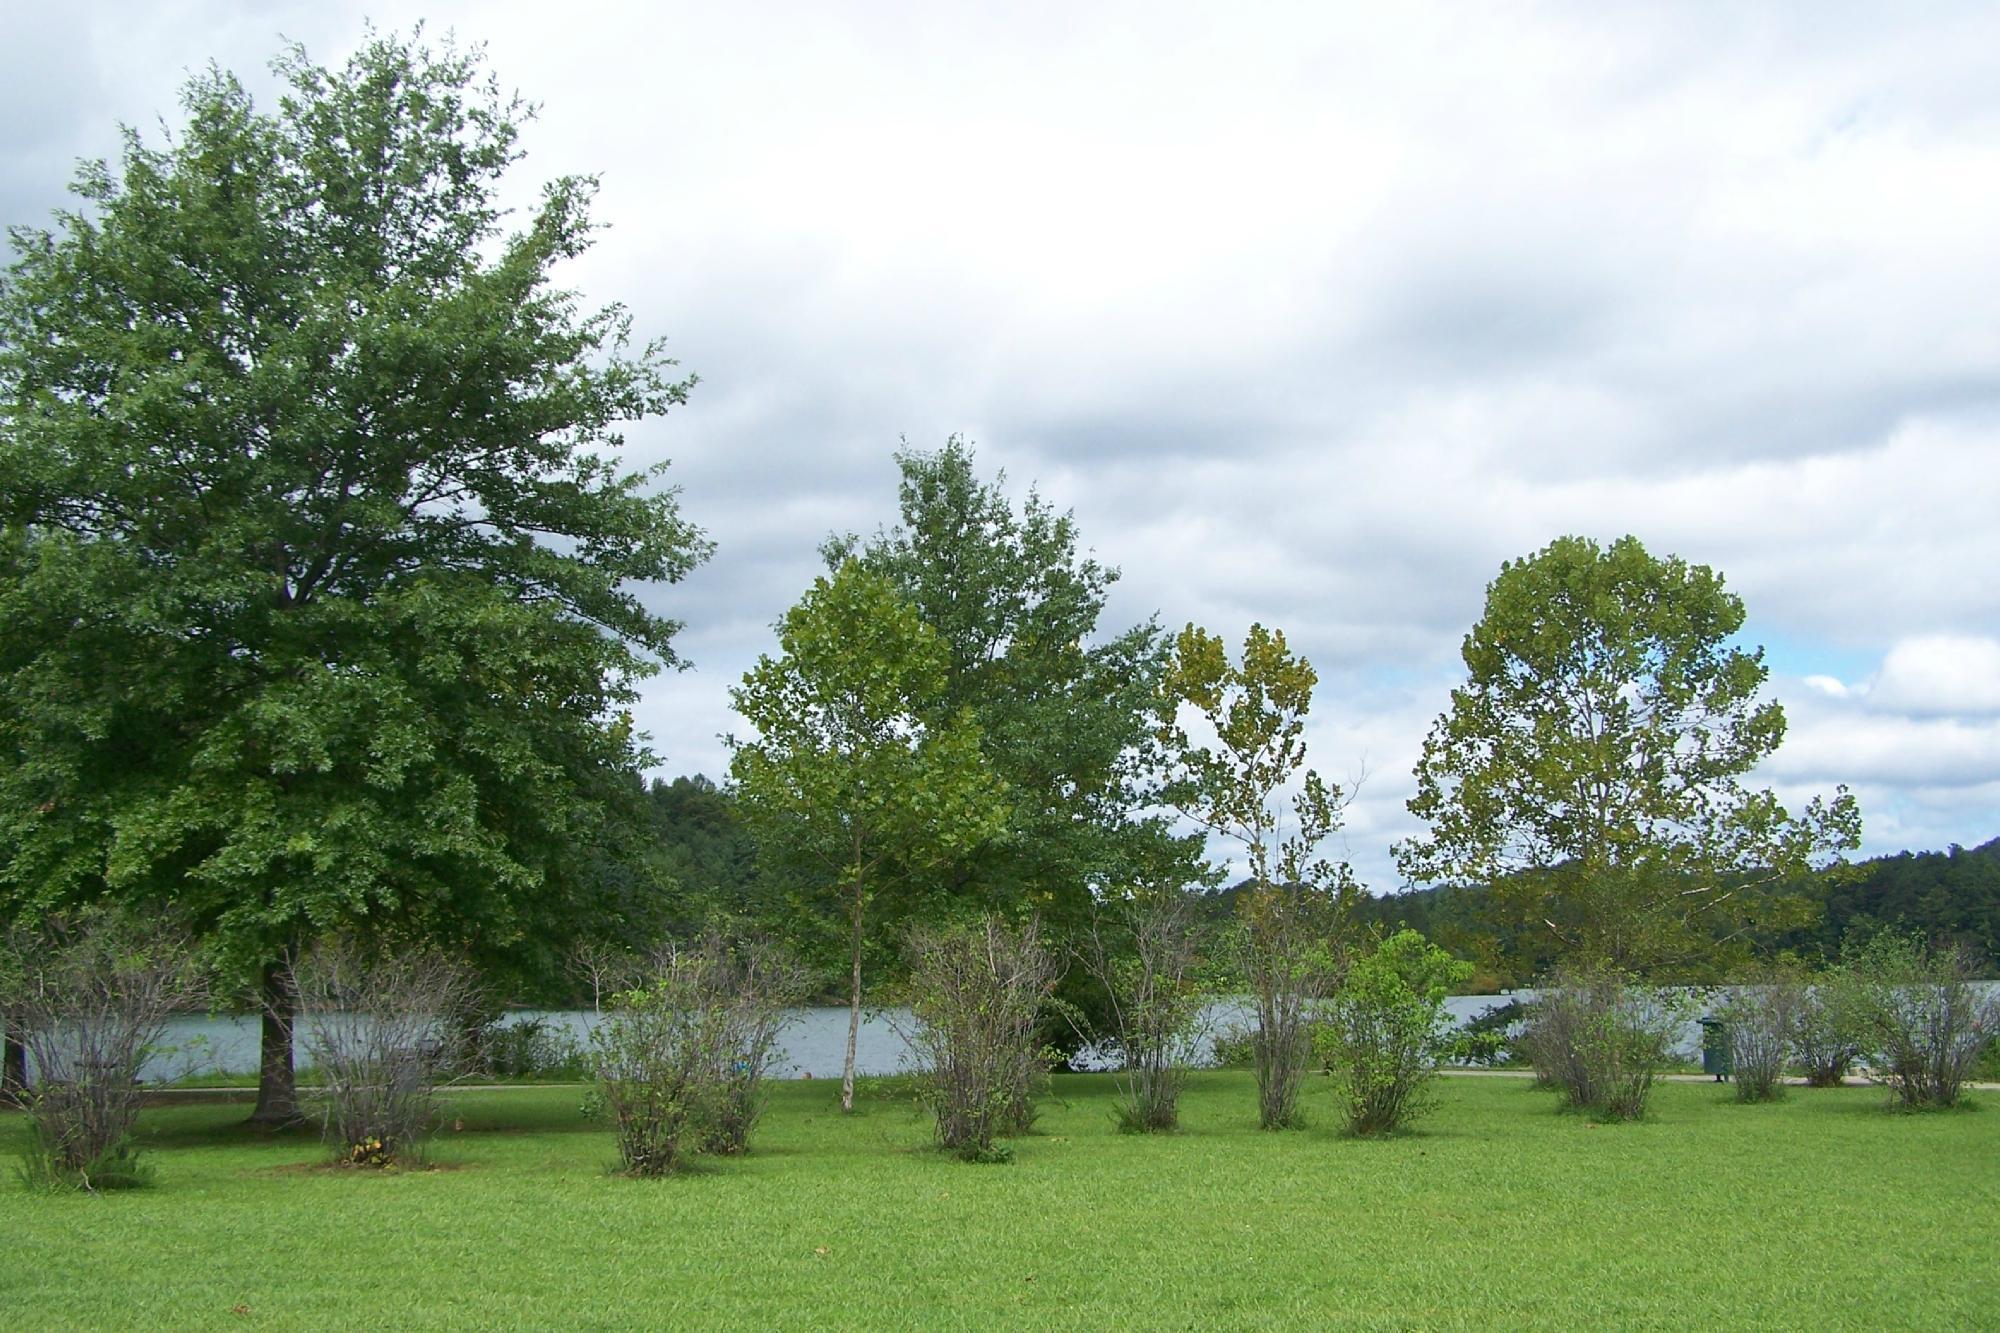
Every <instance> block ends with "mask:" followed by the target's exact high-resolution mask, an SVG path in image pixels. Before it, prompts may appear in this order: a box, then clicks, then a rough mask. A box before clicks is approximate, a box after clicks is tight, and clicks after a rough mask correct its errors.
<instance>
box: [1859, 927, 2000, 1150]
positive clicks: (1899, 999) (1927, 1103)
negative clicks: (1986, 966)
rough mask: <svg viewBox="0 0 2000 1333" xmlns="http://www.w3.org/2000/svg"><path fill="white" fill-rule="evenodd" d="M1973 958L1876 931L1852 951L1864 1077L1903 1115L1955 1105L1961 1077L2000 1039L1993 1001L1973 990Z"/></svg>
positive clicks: (1999, 999)
mask: <svg viewBox="0 0 2000 1333" xmlns="http://www.w3.org/2000/svg"><path fill="white" fill-rule="evenodd" d="M1976 959H1977V955H1976V954H1974V953H1973V952H1972V951H1971V950H1970V949H1967V948H1965V947H1963V946H1945V947H1932V946H1928V945H1926V944H1924V943H1923V941H1922V940H1920V939H1917V938H1914V937H1912V936H1908V935H1899V934H1895V933H1892V932H1886V931H1885V932H1884V933H1882V934H1880V935H1877V936H1876V937H1875V938H1874V939H1872V940H1870V941H1869V942H1868V944H1867V945H1866V946H1864V947H1862V948H1861V949H1859V950H1857V951H1856V953H1855V954H1854V955H1853V957H1852V959H1851V966H1852V968H1853V969H1854V971H1855V972H1856V973H1857V974H1858V976H1859V977H1860V978H1861V984H1862V988H1863V990H1862V993H1863V996H1864V999H1863V1004H1864V1005H1865V1012H1866V1014H1867V1021H1868V1032H1869V1039H1870V1040H1869V1046H1870V1047H1871V1049H1872V1053H1873V1057H1874V1058H1873V1060H1872V1061H1871V1069H1870V1076H1871V1077H1873V1078H1874V1079H1876V1080H1878V1081H1880V1082H1883V1083H1886V1084H1888V1086H1889V1090H1890V1092H1891V1093H1892V1094H1893V1095H1894V1098H1895V1105H1896V1106H1897V1107H1898V1108H1899V1109H1901V1110H1905V1111H1929V1110H1939V1109H1943V1108H1947V1107H1952V1106H1956V1105H1957V1104H1958V1102H1959V1098H1960V1095H1961V1093H1962V1091H1963V1089H1964V1086H1965V1079H1966V1073H1967V1071H1968V1070H1969V1069H1971V1068H1972V1066H1973V1064H1974V1062H1975V1061H1977V1060H1978V1059H1979V1058H1980V1056H1981V1054H1982V1053H1983V1052H1984V1051H1985V1050H1986V1048H1987V1046H1988V1045H1989V1044H1990V1043H1991V1042H1992V1041H1993V1040H1994V1039H1995V1038H1996V1037H2000V994H1994V993H1986V992H1982V991H1981V990H1980V989H1977V988H1976V987H1977V982H1976V981H1975V978H1976V977H1977V975H1978V965H1977V961H1976Z"/></svg>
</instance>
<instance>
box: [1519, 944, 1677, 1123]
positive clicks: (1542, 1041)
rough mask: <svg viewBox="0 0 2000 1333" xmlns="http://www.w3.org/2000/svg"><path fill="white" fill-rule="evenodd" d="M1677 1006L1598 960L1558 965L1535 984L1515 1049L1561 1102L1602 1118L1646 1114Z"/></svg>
mask: <svg viewBox="0 0 2000 1333" xmlns="http://www.w3.org/2000/svg"><path fill="white" fill-rule="evenodd" d="M1684 1010H1685V1004H1684V1002H1683V1001H1682V1000H1681V998H1680V997H1678V996H1676V995H1673V994H1671V993H1668V992H1665V991H1659V990H1652V989H1647V988H1642V987H1640V986H1639V985H1637V984H1636V983H1635V982H1634V980H1633V978H1632V977H1631V976H1630V975H1629V974H1628V973H1626V972H1624V971H1622V970H1621V969H1618V968H1615V967H1611V966H1608V965H1604V964H1583V963H1570V964H1565V965H1563V966H1561V967H1558V968H1557V969H1556V970H1555V971H1554V972H1553V973H1552V974H1551V975H1550V976H1549V978H1548V980H1547V981H1546V982H1544V983H1543V985H1542V986H1541V988H1540V994H1539V995H1538V997H1537V998H1536V1000H1535V1003H1534V1006H1533V1008H1532V1009H1531V1011H1530V1013H1529V1016H1528V1022H1527V1027H1526V1030H1525V1031H1524V1032H1523V1033H1522V1035H1521V1040H1520V1043H1519V1045H1520V1048H1521V1050H1522V1051H1523V1053H1524V1054H1526V1055H1527V1057H1528V1059H1529V1060H1530V1061H1532V1062H1533V1064H1534V1066H1535V1073H1536V1077H1537V1081H1538V1082H1540V1083H1542V1084H1543V1085H1544V1086H1547V1087H1550V1088H1553V1089H1554V1090H1555V1091H1556V1092H1557V1093H1559V1094H1560V1095H1561V1096H1562V1099H1563V1102H1564V1104H1565V1105H1567V1106H1570V1107H1573V1108H1575V1109H1576V1110H1580V1111H1585V1112H1588V1113H1590V1114H1592V1115H1595V1116H1598V1117H1600V1118H1602V1119H1606V1120H1637V1119H1639V1118H1640V1117H1641V1116H1643V1115H1644V1114H1645V1113H1646V1101H1647V1099H1648V1098H1649V1097H1650V1096H1651V1095H1652V1089H1653V1077H1654V1075H1655V1074H1656V1073H1657V1072H1658V1071H1659V1069H1660V1067H1661V1066H1662V1065H1664V1064H1665V1063H1666V1062H1667V1059H1668V1057H1669V1056H1670V1055H1671V1054H1672V1053H1673V1049H1674V1042H1675V1039H1676V1037H1677V1036H1678V1034H1679V1031H1680V1027H1681V1022H1682V1019H1683V1016H1684Z"/></svg>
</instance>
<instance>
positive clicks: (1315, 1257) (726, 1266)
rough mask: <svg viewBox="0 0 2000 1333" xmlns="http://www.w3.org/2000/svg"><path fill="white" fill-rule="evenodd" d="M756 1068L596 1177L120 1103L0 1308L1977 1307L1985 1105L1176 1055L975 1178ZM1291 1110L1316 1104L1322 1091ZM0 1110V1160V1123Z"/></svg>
mask: <svg viewBox="0 0 2000 1333" xmlns="http://www.w3.org/2000/svg"><path fill="white" fill-rule="evenodd" d="M837 1091H838V1089H837V1088H836V1086H835V1085H834V1084H832V1083H827V1082H812V1083H793V1084H782V1085H779V1086H778V1087H777V1089H776V1092H775V1096H774V1098H773V1102H772V1106H771V1109H770V1112H769V1114H768V1116H767V1118H766V1120H765V1122H764V1124H763V1125H762V1127H761V1128H760V1130H759V1132H758V1136H757V1139H756V1141H755V1151H754V1152H753V1153H752V1155H750V1156H749V1157H747V1158H744V1159H741V1160H736V1161H718V1162H713V1163H711V1164H707V1165H704V1166H703V1167H702V1168H701V1169H700V1170H699V1171H697V1172H696V1173H694V1174H691V1175H688V1176H684V1177H681V1178H677V1179H672V1180H666V1181H654V1182H648V1181H635V1180H626V1179H621V1178H618V1177H615V1176H613V1175H611V1174H609V1173H608V1171H607V1164H608V1163H609V1162H610V1160H611V1159H612V1157H613V1149H612V1145H611V1141H610V1137H609V1135H608V1133H607V1132H606V1131H605V1130H603V1129H601V1128H598V1127H595V1126H592V1125H590V1124H588V1123H586V1122H585V1121H584V1120H583V1119H582V1118H581V1117H580V1116H579V1115H578V1113H577V1102H578V1097H579V1090H578V1089H574V1088H531V1089H523V1090H519V1091H512V1090H510V1091H499V1092H465V1093H461V1094H458V1095H456V1096H454V1097H452V1098H451V1099H450V1100H449V1102H448V1109H447V1115H448V1117H451V1118H453V1119H455V1120H456V1121H457V1122H458V1123H457V1124H456V1125H450V1126H448V1127H447V1128H446V1130H445V1132H444V1133H443V1134H442V1135H441V1136H440V1138H439V1139H438V1141H437V1144H436V1146H435V1148H434V1149H433V1151H432V1160H433V1162H434V1164H435V1165H436V1166H437V1167H438V1168H439V1169H436V1170H428V1171H416V1172H405V1173H398V1174H380V1173H370V1172H362V1171H335V1170H324V1169H318V1168H317V1167H316V1165H315V1164H316V1163H319V1162H322V1161H324V1160H325V1152H324V1150H323V1149H322V1147H321V1145H320V1144H319V1143H318V1141H317V1140H316V1139H315V1138H313V1137H311V1136H308V1135H300V1136H296V1137H290V1136H281V1137H278V1138H275V1139H273V1138H268V1137H260V1136H257V1135H254V1134H252V1133H250V1132H248V1131H246V1130H244V1129H242V1128H241V1127H240V1125H239V1123H238V1122H240V1121H241V1119H242V1117H243V1116H244V1114H245V1112H246V1108H245V1107H243V1106H241V1105H234V1106H195V1107H176V1108H172V1109H161V1110H155V1111H150V1112H148V1113H147V1115H146V1118H145V1120H144V1122H143V1126H142V1135H141V1137H142V1139H143V1141H144V1143H145V1144H146V1145H147V1146H148V1147H149V1148H150V1149H151V1150H152V1160H153V1162H154V1164H155V1166H156V1167H157V1169H158V1180H157V1183H156V1184H155V1185H154V1187H153V1188H151V1189H148V1190H144V1191H140V1192H136V1193H130V1194H123V1195H106V1196H104V1197H101V1198H92V1197H85V1196H57V1195H47V1194H38V1193H31V1192H29V1191H27V1190H25V1189H24V1188H22V1187H21V1186H19V1185H18V1184H16V1183H15V1182H13V1181H5V1182H0V1323H4V1325H5V1326H6V1327H8V1328H10V1329H11V1328H45V1327H90V1328H100V1327H147V1328H191V1327H203V1328H217V1327H238V1326H242V1327H256V1326H263V1327H274V1328H300V1327H315V1328H317V1327H324V1328H356V1327H368V1328H383V1327H399V1326H401V1327H407V1326H417V1325H421V1326H426V1327H465V1328H491V1327H510V1326H530V1327H543V1328H558V1327H560V1328H594V1327H645V1326H652V1327H659V1326H666V1325H683V1326H698V1327H699V1326H706V1327H714V1326H732V1327H782V1328H807V1327H825V1326H829V1325H830V1326H840V1327H893V1326H923V1327H932V1328H935V1327H982V1326H989V1325H1003V1326H1004V1325H1012V1326H1033V1327H1074V1328H1090V1329H1099V1328H1128V1327H1163V1328H1210V1327H1251V1328H1261V1327H1274V1328H1275V1327H1298V1328H1310V1327H1326V1326H1329V1325H1340V1326H1355V1325H1359V1326H1380V1327H1410V1326H1422V1327H1432V1326H1473V1327H1495V1328H1506V1327H1519V1326H1523V1325H1533V1326H1543V1327H1564V1328H1579V1327H1606V1326H1627V1327H1629V1326H1662V1325H1689V1326H1693V1325H1703V1326H1710V1327H1750V1326H1791V1327H1800V1326H1808V1325H1810V1326H1814V1327H1827V1326H1835V1327H1839V1326H1846V1327H1886V1326H1896V1327H1927V1328H1937V1327H1965V1328H1971V1327H1985V1328H1991V1327H1994V1326H1996V1324H2000V1269H1997V1268H1996V1249H1997V1248H2000V1243H1997V1242H1996V1238H2000V1221H1996V1219H2000V1100H1996V1099H1995V1098H1994V1097H1993V1095H1992V1094H1981V1095H1980V1096H1981V1099H1982V1100H1984V1101H1985V1102H1986V1103H1987V1104H1986V1106H1985V1107H1984V1108H1983V1109H1975V1110H1972V1111H1968V1112H1959V1113H1950V1114H1943V1115H1932V1116H1914V1117H1913V1116H1897V1115H1893V1114H1889V1113H1887V1112H1885V1111H1883V1110H1882V1109H1881V1108H1882V1106H1883V1101H1884V1094H1883V1093H1882V1092H1881V1091H1880V1090H1876V1089H1854V1090H1846V1091H1833V1092H1809V1091H1804V1090H1798V1091H1794V1092H1793V1094H1792V1096H1791V1097H1790V1099H1789V1100H1787V1101H1786V1102H1784V1103H1781V1104H1779V1105H1776V1106H1763V1107H1745V1106H1737V1105H1735V1104H1734V1103H1732V1102H1729V1101H1728V1100H1726V1096H1727V1094H1726V1092H1725V1091H1724V1090H1722V1089H1719V1088H1716V1087H1714V1086H1712V1085H1706V1084H1668V1085H1664V1086H1661V1087H1660V1088H1658V1089H1657V1091H1656V1092H1655V1096H1654V1114H1653V1117H1652V1119H1650V1120H1649V1121H1647V1122H1646V1123H1643V1124H1638V1125H1624V1126H1596V1125H1593V1124H1591V1123H1590V1122H1588V1121H1585V1120H1582V1119H1579V1118H1576V1117H1572V1116H1565V1115H1558V1114H1556V1113H1555V1112H1554V1110H1553V1102H1552V1099H1551V1098H1549V1097H1548V1096H1547V1095H1546V1094H1542V1093H1537V1092H1535V1091H1533V1090H1532V1089H1531V1088H1530V1087H1529V1086H1528V1084H1527V1082H1526V1081H1525V1080H1515V1079H1499V1078H1488V1079H1471V1078H1465V1079H1450V1080H1447V1081H1446V1082H1445V1084H1444V1087H1443V1093H1442V1097H1443V1101H1442V1105H1441V1106H1440V1108H1439V1109H1438V1111H1437V1113H1436V1114H1435V1115H1434V1116H1433V1117H1431V1118H1430V1119H1429V1120H1427V1121H1425V1122H1424V1124H1423V1128H1422V1130H1421V1132H1419V1133H1416V1134H1412V1135H1409V1136H1405V1137H1401V1138H1396V1139H1391V1140H1387V1141H1381V1142H1356V1141H1350V1140H1346V1139H1342V1138H1339V1137H1337V1136H1336V1135H1334V1134H1332V1133H1330V1132H1328V1131H1327V1130H1324V1129H1314V1130H1308V1131H1305V1132H1303V1133H1295V1134H1262V1133H1259V1132H1257V1131H1256V1130H1255V1129H1254V1128H1252V1125H1253V1124H1254V1119H1255V1116H1254V1105H1255V1100H1254V1095H1255V1090H1254V1087H1253V1086H1252V1083H1251V1080H1250V1076H1249V1075H1248V1074H1246V1073H1240V1072H1225V1073H1215V1074H1206V1075H1201V1076H1199V1077H1198V1078H1197V1079H1196V1081H1195V1083H1194V1085H1193V1087H1192V1089H1191V1090H1190V1092H1189V1094H1188V1097H1187V1099H1186V1102H1185V1104H1184V1105H1185V1120H1186V1123H1187V1128H1186V1130H1185V1132H1183V1133H1181V1134H1177V1135H1173V1136H1169V1137H1161V1138H1135V1137H1127V1136H1122V1135H1119V1134H1117V1133H1115V1132H1113V1130H1112V1128H1111V1114H1110V1096H1111V1092H1110V1086H1109V1082H1108V1080H1106V1079H1104V1078H1103V1077H1101V1076H1075V1077H1064V1078H1059V1079H1058V1080H1056V1087H1055V1095H1054V1098H1053V1099H1051V1101H1050V1102H1049V1103H1047V1105H1046V1107H1045V1110H1044V1113H1043V1116H1042V1121H1041V1124H1040V1126H1039V1130H1038V1132H1037V1133H1036V1134H1034V1135H1032V1136H1030V1137H1028V1138H1026V1139H1024V1140H1021V1141H1019V1142H1018V1144H1017V1153H1018V1156H1017V1159H1016V1161H1015V1162H1014V1163H1013V1164H1011V1165H1006V1166H967V1165H962V1164H960V1163H957V1162H954V1161H951V1160H949V1159H947V1158H944V1157H942V1156H940V1155H938V1154H937V1153H935V1152H932V1151H929V1150H927V1149H926V1147H925V1143H926V1138H927V1133H928V1127H927V1126H926V1124H925V1123H924V1122H923V1121H922V1120H920V1119H919V1118H918V1117H917V1116H916V1114H915V1113H914V1112H913V1111H912V1109H911V1108H910V1107H909V1106H908V1104H907V1103H905V1102H902V1101H898V1100H892V1099H891V1098H889V1097H888V1096H887V1095H882V1096H877V1097H873V1098H870V1099H868V1101H867V1104H866V1109H865V1113H863V1114H860V1115H858V1116H856V1117H853V1118H851V1119H844V1118H842V1117H841V1116H840V1115H839V1114H838V1112H837V1110H836V1109H835V1107H834V1100H835V1096H836V1094H837ZM1313 1095H1314V1096H1315V1097H1316V1098H1317V1099H1318V1100H1317V1102H1316V1103H1315V1106H1314V1109H1315V1110H1317V1111H1318V1112H1319V1114H1320V1117H1321V1119H1322V1120H1325V1119H1327V1118H1330V1114H1331V1112H1330V1110H1329V1109H1328V1106H1327V1097H1326V1093H1325V1092H1324V1090H1323V1089H1320V1088H1315V1089H1313ZM20 1137H21V1120H20V1117H19V1116H17V1115H15V1116H7V1117H4V1118H0V1147H4V1148H5V1149H7V1150H8V1151H11V1150H12V1149H13V1148H14V1146H15V1145H16V1144H18V1142H19V1141H20Z"/></svg>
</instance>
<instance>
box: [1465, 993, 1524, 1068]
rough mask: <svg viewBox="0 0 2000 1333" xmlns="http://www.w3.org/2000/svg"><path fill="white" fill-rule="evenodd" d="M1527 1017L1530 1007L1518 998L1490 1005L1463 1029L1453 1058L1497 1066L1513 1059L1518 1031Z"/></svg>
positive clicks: (1468, 1062)
mask: <svg viewBox="0 0 2000 1333" xmlns="http://www.w3.org/2000/svg"><path fill="white" fill-rule="evenodd" d="M1527 1016H1528V1006H1527V1005H1525V1004H1523V1003H1522V1002H1521V1001H1520V1000H1518V999H1509V1000H1508V1001H1507V1002H1506V1003H1505V1004H1493V1005H1488V1006H1487V1007H1486V1008H1484V1009H1482V1010H1480V1011H1479V1013H1478V1014H1477V1015H1475V1016H1474V1017H1473V1018H1472V1020H1471V1021H1470V1022H1468V1023H1466V1025H1465V1026H1464V1027H1463V1028H1461V1029H1460V1030H1459V1034H1458V1040H1457V1042H1456V1044H1455V1047H1454V1049H1453V1051H1452V1058H1453V1059H1454V1060H1456V1061H1458V1062H1459V1063H1461V1064H1468V1065H1497V1064H1503V1063H1505V1062H1506V1061H1508V1060H1511V1059H1513V1058H1514V1051H1513V1046H1514V1045H1515V1044H1516V1042H1515V1034H1514V1029H1515V1026H1516V1025H1517V1024H1519V1023H1521V1022H1523V1021H1525V1020H1526V1018H1527Z"/></svg>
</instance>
